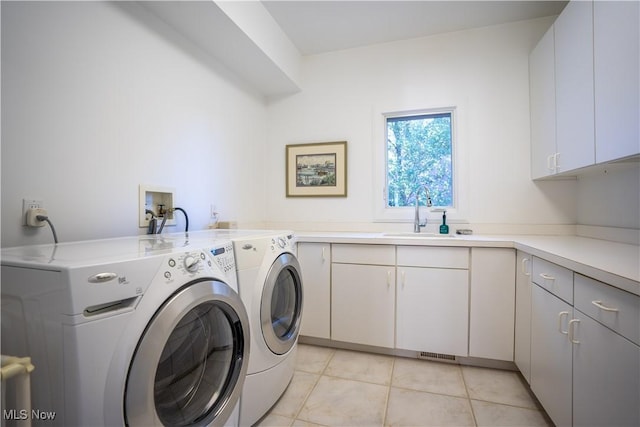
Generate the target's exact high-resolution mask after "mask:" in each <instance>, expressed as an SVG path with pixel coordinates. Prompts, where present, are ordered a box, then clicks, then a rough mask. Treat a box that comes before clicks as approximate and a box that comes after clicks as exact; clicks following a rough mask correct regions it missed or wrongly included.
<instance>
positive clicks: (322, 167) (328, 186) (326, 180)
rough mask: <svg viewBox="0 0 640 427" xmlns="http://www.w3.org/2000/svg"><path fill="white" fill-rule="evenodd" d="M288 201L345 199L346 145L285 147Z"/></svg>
mask: <svg viewBox="0 0 640 427" xmlns="http://www.w3.org/2000/svg"><path fill="white" fill-rule="evenodd" d="M286 162H287V197H347V143H346V142H345V141H340V142H320V143H316V144H292V145H287V159H286Z"/></svg>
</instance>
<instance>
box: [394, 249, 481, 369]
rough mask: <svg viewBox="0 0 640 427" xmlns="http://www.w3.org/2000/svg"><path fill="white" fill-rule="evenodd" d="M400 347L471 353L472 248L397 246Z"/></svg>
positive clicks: (445, 352) (447, 352)
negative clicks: (470, 263)
mask: <svg viewBox="0 0 640 427" xmlns="http://www.w3.org/2000/svg"><path fill="white" fill-rule="evenodd" d="M397 251H398V253H397V268H398V276H397V283H398V290H397V310H396V347H397V348H400V349H404V350H416V351H424V352H429V353H439V354H446V355H452V356H463V357H466V356H467V355H468V337H469V326H468V325H469V248H450V247H425V246H398V249H397Z"/></svg>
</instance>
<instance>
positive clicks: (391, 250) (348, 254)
mask: <svg viewBox="0 0 640 427" xmlns="http://www.w3.org/2000/svg"><path fill="white" fill-rule="evenodd" d="M331 261H332V262H339V263H344V264H370V265H395V264H396V247H395V246H393V245H352V244H334V245H331Z"/></svg>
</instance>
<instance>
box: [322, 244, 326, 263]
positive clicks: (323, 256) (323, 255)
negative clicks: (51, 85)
mask: <svg viewBox="0 0 640 427" xmlns="http://www.w3.org/2000/svg"><path fill="white" fill-rule="evenodd" d="M324 260H325V258H324V246H323V247H322V262H324Z"/></svg>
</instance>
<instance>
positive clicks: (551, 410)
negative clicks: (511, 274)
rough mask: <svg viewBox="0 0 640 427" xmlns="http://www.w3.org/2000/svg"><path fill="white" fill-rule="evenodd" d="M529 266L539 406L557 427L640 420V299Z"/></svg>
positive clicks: (547, 267)
mask: <svg viewBox="0 0 640 427" xmlns="http://www.w3.org/2000/svg"><path fill="white" fill-rule="evenodd" d="M533 267H534V268H533V272H534V274H533V276H532V279H533V281H534V283H533V285H532V291H531V292H532V294H531V389H532V390H533V392H534V393H535V395H536V396H537V398H538V400H539V401H540V403H541V404H542V406H543V407H544V409H545V410H546V411H547V413H548V414H549V416H550V417H551V419H552V420H553V422H554V423H555V424H556V425H558V426H571V425H573V426H638V425H640V404H639V403H640V297H638V296H637V295H633V294H630V293H628V292H625V291H622V290H620V289H617V288H614V287H612V286H609V285H607V284H606V283H602V282H598V281H596V280H594V279H591V278H588V277H585V276H582V275H580V274H577V273H573V272H571V271H570V270H566V269H563V268H562V267H559V266H557V265H554V264H551V263H549V262H547V261H544V260H539V259H538V258H534V259H533ZM568 273H570V276H569V275H568ZM536 282H537V283H536ZM561 295H564V296H563V299H561V298H560V296H561Z"/></svg>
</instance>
